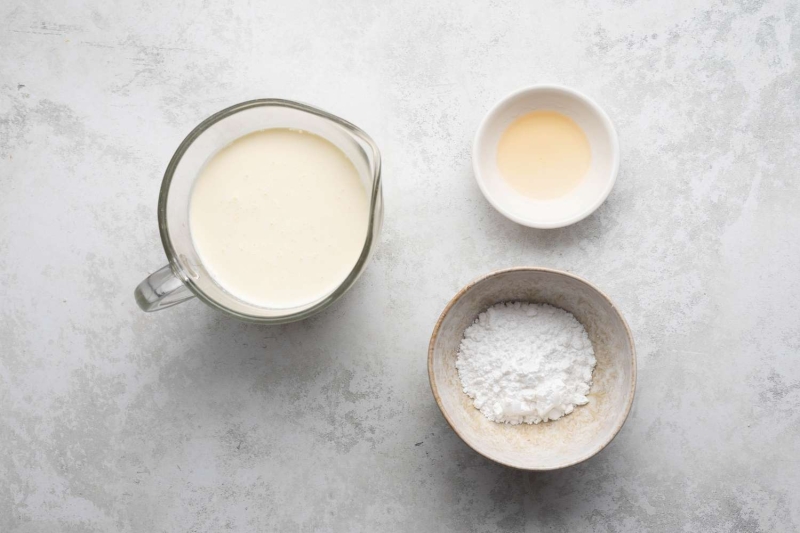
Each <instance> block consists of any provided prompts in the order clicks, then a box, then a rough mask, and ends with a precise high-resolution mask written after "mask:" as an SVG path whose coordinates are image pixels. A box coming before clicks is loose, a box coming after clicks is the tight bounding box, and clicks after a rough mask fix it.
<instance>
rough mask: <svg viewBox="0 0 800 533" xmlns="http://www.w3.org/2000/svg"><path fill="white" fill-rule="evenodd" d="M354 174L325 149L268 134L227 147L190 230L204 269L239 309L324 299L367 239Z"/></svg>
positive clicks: (197, 198)
mask: <svg viewBox="0 0 800 533" xmlns="http://www.w3.org/2000/svg"><path fill="white" fill-rule="evenodd" d="M368 219H369V200H368V196H367V191H366V189H365V187H364V185H363V184H362V182H361V179H360V178H359V175H358V171H357V170H356V169H355V167H354V166H353V163H352V162H351V161H350V159H348V158H347V156H346V155H345V154H344V153H343V152H342V151H341V150H339V149H338V148H337V147H336V146H334V145H333V144H331V143H330V142H329V141H327V140H325V139H323V138H322V137H318V136H317V135H313V134H311V133H305V132H300V131H296V130H289V129H271V130H264V131H258V132H255V133H251V134H249V135H246V136H244V137H241V138H239V139H237V140H235V141H234V142H233V143H231V144H230V145H228V146H227V147H225V148H224V149H222V150H221V151H220V152H218V153H217V154H216V155H215V156H214V157H213V158H211V160H210V161H209V162H208V163H207V164H206V166H205V167H204V168H203V170H202V171H201V172H200V175H199V176H198V177H197V180H196V182H195V185H194V189H193V190H192V198H191V204H190V209H189V225H190V229H191V233H192V240H193V241H194V245H195V248H196V250H197V253H198V255H199V256H200V259H201V260H202V262H203V265H204V266H205V267H206V269H207V270H208V272H209V273H210V274H211V276H212V277H213V278H214V279H215V280H216V281H217V283H219V284H220V285H221V286H222V287H223V288H224V289H226V290H227V291H228V292H230V293H231V294H233V295H234V296H237V297H238V298H241V299H242V300H245V301H247V302H250V303H253V304H256V305H260V306H264V307H269V308H286V307H293V306H297V305H301V304H305V303H309V302H311V301H314V300H317V299H319V298H320V297H323V296H325V295H327V294H329V293H330V292H332V291H333V290H334V289H336V287H338V286H339V284H340V283H341V282H342V281H343V280H344V279H345V278H346V277H347V275H348V274H349V273H350V271H351V270H352V269H353V266H354V265H355V263H356V261H357V260H358V257H359V256H360V255H361V251H362V249H363V247H364V242H365V239H366V235H367V224H368Z"/></svg>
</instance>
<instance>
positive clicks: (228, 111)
mask: <svg viewBox="0 0 800 533" xmlns="http://www.w3.org/2000/svg"><path fill="white" fill-rule="evenodd" d="M255 107H285V108H291V109H296V110H299V111H303V112H306V113H310V114H312V115H316V116H318V117H320V118H324V119H327V120H329V121H331V122H334V123H335V124H337V125H339V126H340V127H342V128H343V129H344V130H346V131H347V132H348V133H350V134H351V135H352V136H354V137H356V138H357V139H358V140H360V141H362V142H363V143H364V144H365V145H366V146H367V147H369V149H370V151H371V152H372V154H371V155H372V159H371V161H369V162H370V170H371V171H372V190H371V192H370V199H369V202H370V203H369V219H368V221H367V235H366V238H365V239H364V246H363V247H362V249H361V254H360V255H359V256H358V260H357V261H356V263H355V264H354V265H353V268H352V269H351V270H350V273H349V274H348V275H347V277H346V278H345V279H344V280H343V281H342V282H341V283H340V284H339V286H338V287H336V289H334V290H333V291H332V292H331V293H330V294H328V295H327V296H325V297H324V298H322V299H321V300H319V301H317V302H316V303H315V304H314V305H312V306H310V307H308V308H306V309H303V310H302V311H298V312H294V313H288V314H286V315H280V316H260V315H251V314H247V313H240V312H239V311H235V310H233V309H230V308H229V307H226V306H224V305H222V304H220V303H218V302H217V301H216V300H214V299H213V298H211V297H210V296H208V295H206V293H205V292H203V290H202V289H201V288H200V287H198V286H197V285H196V284H195V283H194V281H193V280H192V276H191V275H189V274H188V273H187V272H186V270H185V268H184V267H183V266H182V265H181V263H180V261H179V260H178V252H177V251H176V250H175V248H174V247H173V245H172V240H171V239H170V236H169V226H168V224H167V202H168V200H169V191H170V185H171V184H172V178H173V176H174V173H175V170H176V169H177V167H178V165H179V164H180V162H181V159H182V158H183V156H184V155H185V154H186V151H187V150H188V149H189V147H190V146H191V145H192V143H193V142H194V141H195V140H196V139H197V138H198V137H199V136H200V135H202V134H203V133H204V132H205V131H206V130H207V129H208V128H210V127H211V126H212V125H214V124H216V123H217V122H219V121H221V120H223V119H225V118H228V117H230V116H231V115H234V114H236V113H239V112H242V111H246V110H248V109H252V108H255ZM361 149H362V150H364V147H363V146H362V147H361ZM365 155H367V159H368V160H369V159H370V158H369V154H366V151H365ZM380 197H381V153H380V150H378V146H377V145H376V144H375V142H374V141H373V140H372V138H371V137H370V136H369V135H367V133H366V132H365V131H364V130H362V129H361V128H359V127H358V126H356V125H355V124H352V123H351V122H348V121H346V120H344V119H343V118H340V117H337V116H336V115H333V114H331V113H328V112H327V111H324V110H322V109H319V108H316V107H314V106H311V105H308V104H303V103H300V102H295V101H292V100H284V99H281V98H258V99H254V100H247V101H246V102H240V103H238V104H234V105H232V106H230V107H226V108H225V109H223V110H221V111H218V112H216V113H214V114H213V115H211V116H209V117H208V118H206V119H205V120H203V121H202V122H201V123H200V124H198V125H197V126H195V128H194V129H193V130H192V131H191V132H189V134H188V135H187V136H186V137H185V138H184V139H183V141H182V142H181V144H180V145H179V146H178V148H177V150H175V153H174V154H173V156H172V158H171V159H170V161H169V164H168V165H167V169H166V170H165V171H164V178H163V179H162V181H161V190H160V192H159V195H158V232H159V234H160V235H161V244H162V245H163V247H164V252H165V253H166V255H167V259H168V260H169V265H170V268H171V269H172V272H173V274H175V276H177V277H178V279H180V280H181V282H182V283H183V284H184V285H185V286H186V287H187V288H188V289H189V290H190V291H191V292H192V294H194V295H195V296H196V297H197V298H199V299H200V300H201V301H202V302H204V303H206V304H207V305H210V306H211V307H213V308H214V309H218V310H220V311H222V312H223V313H227V314H228V315H230V316H233V317H236V318H238V319H240V320H245V321H248V322H255V323H261V324H285V323H288V322H294V321H297V320H303V319H305V318H308V317H310V316H312V315H314V314H316V313H318V312H319V311H321V310H322V309H324V308H326V307H328V306H329V305H330V304H332V303H333V302H335V301H336V300H337V299H339V297H341V296H342V295H343V294H344V293H345V292H347V290H348V289H350V287H352V286H353V284H354V283H355V281H356V279H358V277H359V275H360V274H361V272H362V270H363V268H364V265H365V263H366V262H367V261H368V259H369V257H370V252H371V250H372V245H373V241H374V239H375V217H376V216H379V213H378V209H377V206H378V202H379V200H380Z"/></svg>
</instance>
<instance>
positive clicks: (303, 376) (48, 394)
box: [0, 0, 800, 533]
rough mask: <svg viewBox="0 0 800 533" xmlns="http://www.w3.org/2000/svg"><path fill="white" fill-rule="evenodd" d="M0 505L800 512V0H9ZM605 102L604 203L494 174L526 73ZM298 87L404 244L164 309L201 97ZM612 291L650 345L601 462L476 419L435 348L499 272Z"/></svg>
mask: <svg viewBox="0 0 800 533" xmlns="http://www.w3.org/2000/svg"><path fill="white" fill-rule="evenodd" d="M0 28H1V29H0V191H1V192H0V301H2V304H1V305H0V480H1V482H0V531H2V532H3V533H5V532H9V533H32V532H78V531H80V532H94V531H98V532H100V531H102V532H109V531H115V532H142V533H144V532H148V533H150V532H176V531H192V532H201V531H203V532H204V531H209V532H212V531H213V532H218V531H227V530H231V531H268V530H274V531H287V532H290V531H314V530H317V531H369V532H372V531H474V532H490V531H523V530H526V531H530V532H533V531H545V530H546V531H557V532H573V531H598V532H624V531H797V530H798V529H800V459H798V454H800V304H798V297H800V279H799V278H800V243H799V242H798V235H799V234H800V176H799V175H798V170H797V165H798V160H799V159H800V6H798V4H797V2H794V1H792V0H783V1H774V2H765V1H758V0H749V1H726V2H720V3H717V2H697V1H686V0H684V1H679V2H642V1H636V0H632V1H624V2H597V1H584V2H546V3H545V2H529V3H522V2H519V3H515V2H508V1H503V0H500V1H475V2H469V3H462V2H456V1H455V0H450V1H448V2H429V1H426V0H403V1H391V2H385V3H384V2H371V1H357V2H338V3H327V2H310V1H306V0H297V1H291V2H271V3H263V2H252V1H244V0H242V1H238V0H220V1H215V2H204V3H202V4H201V3H199V2H198V3H192V2H188V1H183V0H179V1H174V2H169V1H161V2H155V1H146V2H101V1H99V0H86V1H83V2H78V1H70V2H47V1H41V0H37V1H28V2H23V1H21V0H10V1H5V2H2V4H0ZM541 82H559V83H563V84H567V85H571V86H574V87H576V88H578V89H581V90H583V91H585V92H587V93H588V94H590V95H592V96H593V97H594V98H595V99H596V100H597V101H598V102H599V103H600V104H601V105H603V106H604V107H605V108H606V109H607V111H608V112H609V114H610V115H611V116H612V118H613V119H614V120H615V122H616V125H617V128H618V130H619V135H620V140H621V143H622V147H623V158H622V167H621V172H620V175H619V179H618V182H617V186H616V188H615V189H614V191H613V192H612V194H611V196H610V197H609V199H608V201H607V202H606V203H605V204H604V205H603V206H602V207H601V208H600V210H599V211H598V212H596V213H595V214H594V215H593V216H592V217H591V218H589V219H587V220H585V221H583V222H581V223H579V224H577V225H575V226H573V227H570V228H566V229H561V230H552V231H536V230H530V229H527V228H524V227H521V226H518V225H516V224H514V223H511V222H509V221H508V220H506V219H504V218H503V217H502V216H500V215H499V214H497V213H496V212H495V211H493V209H492V208H491V207H490V206H489V204H488V203H487V202H486V201H485V200H484V199H483V197H482V196H481V194H480V192H479V190H478V188H477V186H476V184H475V182H474V180H473V177H472V173H471V168H470V142H471V139H472V135H473V133H474V131H475V129H476V127H477V125H478V123H479V121H480V119H481V117H482V116H483V114H484V113H485V111H486V110H487V109H488V107H489V106H490V105H491V104H492V103H493V102H494V101H495V100H496V99H498V98H500V97H501V96H502V95H504V94H505V93H507V92H509V91H511V90H513V89H516V88H518V87H521V86H524V85H529V84H534V83H541ZM255 97H284V98H291V99H296V100H301V101H306V102H309V103H312V104H315V105H317V106H319V107H322V108H324V109H328V110H330V111H332V112H334V113H336V114H339V115H340V116H343V117H346V118H348V119H349V120H351V121H353V122H355V123H356V124H358V125H360V126H361V127H363V128H364V129H365V130H366V131H368V132H369V133H370V134H371V135H372V136H373V137H374V138H375V139H376V141H377V142H378V144H379V146H380V147H381V148H382V150H383V155H384V157H385V197H386V223H385V231H384V234H383V236H382V239H381V243H380V245H379V248H378V251H377V254H376V257H375V258H374V261H373V262H372V264H371V265H370V267H369V268H368V270H367V272H366V274H365V275H364V277H363V278H362V279H361V280H360V282H359V283H358V284H357V286H356V287H355V288H354V290H352V291H351V292H350V293H349V294H348V295H347V296H346V297H345V298H344V299H343V300H342V301H341V302H340V303H339V304H338V305H336V306H335V307H333V308H331V309H329V310H327V311H326V312H324V313H323V314H321V315H319V316H318V317H316V318H313V319H311V320H307V321H305V322H302V323H298V324H293V325H289V326H285V327H272V328H270V327H259V326H254V325H247V324H243V323H239V322H236V321H235V320H233V319H230V318H227V317H225V316H222V315H221V314H219V313H217V312H214V311H212V310H211V309H209V308H207V307H205V306H203V305H202V304H200V303H199V302H197V301H193V302H190V303H187V304H184V305H182V306H181V307H177V308H174V309H171V310H167V311H163V312H161V313H157V314H150V315H147V314H144V313H142V312H140V311H139V310H138V308H137V307H136V305H135V303H134V299H133V295H132V291H133V288H134V287H135V285H136V284H137V283H138V282H139V281H140V279H141V278H143V277H144V276H145V275H147V274H148V273H150V272H152V271H154V270H155V269H157V268H158V267H160V266H162V264H163V263H164V262H165V260H164V255H163V251H162V249H161V244H160V241H159V237H158V232H157V227H156V199H157V196H158V188H159V183H160V180H161V175H162V173H163V171H164V169H165V167H166V165H167V162H168V160H169V158H170V156H171V155H172V152H173V150H174V149H175V148H176V147H177V145H178V144H179V143H180V141H181V140H182V138H183V136H184V135H186V133H188V132H189V130H190V129H191V128H192V127H194V126H195V125H196V124H197V123H198V122H199V121H200V120H202V119H203V118H205V117H206V116H207V115H209V114H211V113H213V112H215V111H217V110H219V109H221V108H223V107H226V106H228V105H229V104H233V103H236V102H238V101H242V100H246V99H250V98H255ZM513 265H543V266H548V267H555V268H561V269H565V270H568V271H570V272H574V273H577V274H579V275H582V276H585V277H586V278H588V279H589V280H591V281H593V282H595V283H596V284H598V285H599V286H600V287H601V288H603V289H604V290H606V291H607V292H608V294H609V295H610V296H611V297H612V298H613V299H615V300H616V301H617V302H618V303H619V305H620V307H621V308H622V310H623V311H624V313H625V315H626V316H627V318H628V320H629V322H630V324H631V327H632V329H633V331H634V335H635V338H636V341H637V347H638V351H639V365H640V366H639V368H640V374H639V389H638V393H637V398H636V402H635V405H634V410H633V412H632V415H631V417H630V418H629V420H628V423H627V424H626V425H625V427H624V428H623V430H622V432H621V433H620V435H619V436H618V437H617V439H616V440H615V441H614V442H613V443H612V444H611V446H609V447H608V448H607V449H606V450H605V451H604V452H602V453H601V454H600V455H599V456H597V457H595V458H594V459H592V460H590V461H588V462H586V463H584V464H582V465H580V466H576V467H573V468H570V469H568V470H565V471H561V472H552V473H546V474H526V473H522V472H518V471H514V470H509V469H507V468H503V467H500V466H498V465H495V464H492V463H490V462H488V461H487V460H485V459H483V458H481V457H480V456H478V455H477V454H475V453H473V452H472V451H471V450H470V449H469V448H467V447H466V446H465V445H464V444H463V443H462V442H461V441H459V439H458V438H457V437H456V435H455V434H454V433H453V432H452V431H451V430H450V429H449V427H448V426H447V424H446V423H445V421H444V419H443V418H442V416H441V414H440V413H439V411H438V409H437V407H436V405H435V403H434V401H433V399H432V397H431V393H430V390H429V387H428V381H427V372H426V360H425V358H426V348H427V342H428V337H429V335H430V332H431V329H432V326H433V323H434V321H435V319H436V318H437V316H438V314H439V313H440V311H441V310H442V308H443V306H444V304H445V302H446V301H447V300H448V299H449V298H450V297H451V296H452V295H453V293H454V292H455V291H456V290H457V289H458V288H459V287H460V286H461V285H463V284H464V283H466V282H467V281H469V280H470V279H472V278H474V277H476V276H479V275H481V274H484V273H486V272H487V271H490V270H492V269H496V268H500V267H507V266H513Z"/></svg>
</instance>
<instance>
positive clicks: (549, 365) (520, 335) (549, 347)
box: [456, 302, 597, 424]
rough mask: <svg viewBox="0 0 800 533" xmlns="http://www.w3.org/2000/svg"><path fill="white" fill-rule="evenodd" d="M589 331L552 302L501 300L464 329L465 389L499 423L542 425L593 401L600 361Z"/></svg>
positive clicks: (461, 362) (461, 372) (461, 368)
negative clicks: (591, 394) (589, 396)
mask: <svg viewBox="0 0 800 533" xmlns="http://www.w3.org/2000/svg"><path fill="white" fill-rule="evenodd" d="M596 362H597V361H596V359H595V357H594V350H593V349H592V343H591V341H590V340H589V336H588V335H587V334H586V330H585V329H584V327H583V326H582V325H581V323H580V322H578V321H577V320H576V319H575V317H574V316H572V314H571V313H568V312H566V311H564V310H562V309H558V308H556V307H552V306H550V305H539V304H528V303H520V302H514V303H501V304H497V305H495V306H492V307H490V308H489V309H487V310H486V311H485V312H483V313H481V314H480V315H478V318H477V320H475V323H474V324H472V325H471V326H470V327H468V328H467V330H466V331H465V332H464V339H463V340H462V341H461V346H460V347H459V350H458V358H457V360H456V368H457V369H458V376H459V377H460V378H461V385H462V386H463V387H464V392H465V393H467V395H468V396H469V397H470V398H472V399H474V405H475V408H476V409H479V410H480V412H481V413H483V415H484V416H486V418H488V419H489V420H492V421H494V422H505V423H507V424H520V423H522V422H525V423H526V424H538V423H539V422H542V421H547V420H557V419H559V418H561V417H562V416H564V415H568V414H570V413H571V412H572V410H573V409H574V407H575V406H576V405H584V404H586V403H588V401H589V400H588V399H587V398H586V395H587V394H588V393H589V389H590V387H591V386H592V371H593V370H594V366H595V364H596Z"/></svg>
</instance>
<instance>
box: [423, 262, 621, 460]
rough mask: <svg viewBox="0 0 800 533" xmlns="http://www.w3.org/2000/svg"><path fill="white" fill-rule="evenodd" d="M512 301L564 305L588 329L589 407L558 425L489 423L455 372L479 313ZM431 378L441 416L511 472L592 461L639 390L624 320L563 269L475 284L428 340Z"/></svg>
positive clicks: (521, 271) (517, 272) (524, 271)
mask: <svg viewBox="0 0 800 533" xmlns="http://www.w3.org/2000/svg"><path fill="white" fill-rule="evenodd" d="M509 301H525V302H535V303H546V304H550V305H553V306H555V307H560V308H561V309H565V310H566V311H569V312H570V313H572V314H573V315H575V318H577V319H578V320H579V321H580V322H581V324H583V326H584V327H585V328H586V331H587V332H588V333H589V338H590V339H591V341H592V346H593V347H594V352H595V357H596V358H597V366H596V367H595V370H594V374H593V376H592V381H593V384H592V388H591V391H590V393H589V394H588V398H589V403H588V404H587V405H584V406H581V407H576V408H575V411H573V412H572V413H571V414H569V415H567V416H565V417H563V418H560V419H559V420H555V421H551V422H543V423H541V424H530V425H529V424H520V425H517V426H512V425H508V424H498V423H496V422H492V421H490V420H488V419H487V418H485V417H484V416H483V415H482V414H481V413H480V411H478V410H477V409H475V407H473V405H472V400H471V399H470V398H469V397H468V396H467V395H466V394H465V393H464V391H463V390H462V387H461V382H460V380H459V378H458V371H457V370H456V353H457V352H458V346H459V344H460V343H461V339H462V337H463V336H464V330H465V329H467V327H468V326H469V325H470V324H472V323H473V322H474V321H475V318H476V317H477V316H478V314H479V313H480V312H482V311H484V310H485V309H486V308H488V307H490V306H492V305H494V304H496V303H500V302H509ZM428 375H429V377H430V382H431V389H432V390H433V396H434V398H436V403H438V404H439V408H440V409H441V410H442V414H444V417H445V418H446V419H447V422H448V423H449V424H450V426H451V427H452V428H453V430H454V431H455V432H456V433H457V434H458V436H459V437H461V438H462V439H463V440H464V442H466V443H467V444H468V445H469V446H470V447H471V448H472V449H474V450H475V451H476V452H478V453H480V454H481V455H483V456H484V457H486V458H488V459H491V460H493V461H497V462H498V463H501V464H504V465H507V466H511V467H514V468H521V469H525V470H555V469H558V468H564V467H566V466H571V465H574V464H576V463H580V462H581V461H585V460H586V459H588V458H590V457H592V456H593V455H594V454H596V453H597V452H599V451H600V450H602V449H603V448H604V447H605V446H606V445H607V444H608V443H609V442H611V440H612V439H613V438H614V436H615V435H616V434H617V432H618V431H619V430H620V428H621V427H622V424H624V423H625V419H626V418H627V417H628V413H629V412H630V410H631V404H632V403H633V394H634V391H635V389H636V352H635V350H634V346H633V337H632V336H631V331H630V329H629V328H628V325H627V323H626V322H625V319H624V318H623V317H622V314H620V312H619V310H618V309H617V307H616V306H615V305H614V304H613V303H612V302H611V300H609V299H608V297H607V296H606V295H605V294H603V293H602V292H600V291H599V290H598V289H596V288H595V287H594V286H593V285H591V284H589V283H588V282H586V281H584V280H583V279H581V278H579V277H576V276H573V275H571V274H567V273H566V272H560V271H558V270H549V269H546V268H527V267H521V268H511V269H508V270H499V271H497V272H492V273H491V274H488V275H486V276H484V277H482V278H480V279H478V280H476V281H473V282H472V283H470V284H469V285H467V286H466V287H464V288H463V289H461V291H459V293H458V294H456V295H455V297H454V298H453V299H452V300H450V303H448V304H447V307H445V309H444V311H443V312H442V315H441V316H440V317H439V321H438V322H437V323H436V327H435V328H434V330H433V335H432V336H431V342H430V347H429V349H428Z"/></svg>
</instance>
